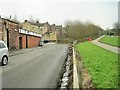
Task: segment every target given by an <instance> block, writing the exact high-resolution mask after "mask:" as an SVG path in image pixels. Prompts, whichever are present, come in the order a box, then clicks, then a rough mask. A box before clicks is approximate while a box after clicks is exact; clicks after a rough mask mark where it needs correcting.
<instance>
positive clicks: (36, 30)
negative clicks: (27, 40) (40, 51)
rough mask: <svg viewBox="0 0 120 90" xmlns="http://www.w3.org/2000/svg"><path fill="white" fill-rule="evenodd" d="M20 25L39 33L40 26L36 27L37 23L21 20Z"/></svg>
mask: <svg viewBox="0 0 120 90" xmlns="http://www.w3.org/2000/svg"><path fill="white" fill-rule="evenodd" d="M21 26H22V29H26V30H29V31H32V32H35V33H38V34H41V30H40V27H38V26H37V25H32V24H31V23H29V22H23V23H21Z"/></svg>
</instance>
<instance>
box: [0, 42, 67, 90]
mask: <svg viewBox="0 0 120 90" xmlns="http://www.w3.org/2000/svg"><path fill="white" fill-rule="evenodd" d="M67 51H68V46H67V45H62V44H49V45H44V46H42V47H35V48H29V49H21V50H16V51H15V52H10V55H12V56H10V57H9V63H8V65H6V66H3V67H2V68H1V69H2V87H3V88H55V87H56V80H57V78H58V77H59V72H60V71H61V67H62V65H63V63H64V61H65V59H66V57H67ZM21 53H22V54H21ZM3 90H4V89H3Z"/></svg>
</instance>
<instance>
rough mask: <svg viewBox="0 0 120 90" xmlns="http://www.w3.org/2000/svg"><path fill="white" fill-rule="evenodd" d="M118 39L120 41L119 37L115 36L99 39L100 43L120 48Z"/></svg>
mask: <svg viewBox="0 0 120 90" xmlns="http://www.w3.org/2000/svg"><path fill="white" fill-rule="evenodd" d="M118 39H119V40H120V37H115V36H112V37H110V36H104V37H103V38H101V39H100V42H102V43H105V44H109V45H112V46H116V47H120V42H118Z"/></svg>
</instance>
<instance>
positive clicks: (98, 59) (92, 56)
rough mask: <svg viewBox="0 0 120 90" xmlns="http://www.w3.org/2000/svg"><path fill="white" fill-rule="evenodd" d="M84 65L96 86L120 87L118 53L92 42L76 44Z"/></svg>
mask: <svg viewBox="0 0 120 90" xmlns="http://www.w3.org/2000/svg"><path fill="white" fill-rule="evenodd" d="M76 50H77V51H78V52H79V53H80V56H81V57H82V61H83V65H84V66H85V68H86V69H87V70H88V71H89V73H90V75H91V77H92V81H93V85H94V87H96V88H117V87H118V55H117V54H115V53H112V52H109V51H107V50H105V49H103V48H101V47H98V46H96V45H95V44H93V43H92V42H84V43H81V44H77V45H76Z"/></svg>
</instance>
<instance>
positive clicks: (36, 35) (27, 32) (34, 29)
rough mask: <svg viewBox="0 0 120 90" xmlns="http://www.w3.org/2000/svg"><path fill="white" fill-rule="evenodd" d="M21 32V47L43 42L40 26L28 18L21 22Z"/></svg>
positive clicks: (33, 45)
mask: <svg viewBox="0 0 120 90" xmlns="http://www.w3.org/2000/svg"><path fill="white" fill-rule="evenodd" d="M19 34H20V35H19V41H20V48H31V47H35V46H38V45H39V43H40V42H41V36H42V35H41V31H40V27H39V26H38V25H36V24H35V23H32V22H29V21H27V20H25V21H24V22H23V23H21V24H20V29H19Z"/></svg>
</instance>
